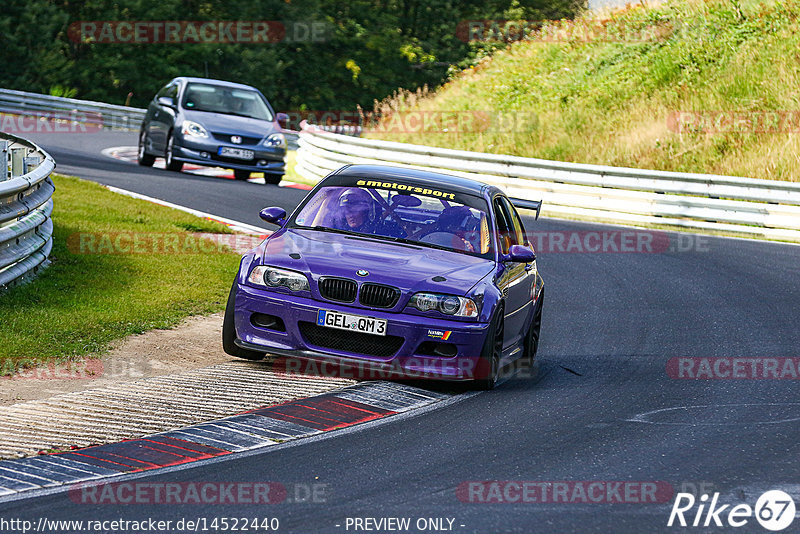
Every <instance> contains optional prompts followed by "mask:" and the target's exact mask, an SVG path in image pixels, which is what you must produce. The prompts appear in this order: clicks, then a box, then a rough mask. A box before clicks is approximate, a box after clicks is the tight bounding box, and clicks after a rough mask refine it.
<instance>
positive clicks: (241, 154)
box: [219, 146, 256, 159]
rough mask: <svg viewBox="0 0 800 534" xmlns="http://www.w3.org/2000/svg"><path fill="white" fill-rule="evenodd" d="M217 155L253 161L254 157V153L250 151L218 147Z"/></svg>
mask: <svg viewBox="0 0 800 534" xmlns="http://www.w3.org/2000/svg"><path fill="white" fill-rule="evenodd" d="M219 155H220V156H226V157H228V158H236V159H253V158H254V157H255V156H256V153H255V152H253V151H252V150H245V149H244V148H233V147H230V146H221V147H219Z"/></svg>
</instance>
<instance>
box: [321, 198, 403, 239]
mask: <svg viewBox="0 0 800 534" xmlns="http://www.w3.org/2000/svg"><path fill="white" fill-rule="evenodd" d="M381 211H382V210H381V209H380V208H379V206H378V204H377V202H376V201H375V199H374V198H372V195H370V194H369V193H368V192H366V191H364V190H363V189H360V188H358V187H352V188H350V189H347V190H345V192H344V193H342V195H341V196H340V197H339V220H338V221H335V222H334V227H336V228H338V229H340V230H349V231H351V232H358V233H361V234H373V235H383V236H389V237H403V235H404V234H405V233H404V232H403V231H402V230H401V229H400V228H399V227H398V226H397V225H395V224H392V223H390V222H389V221H386V220H385V219H384V218H383V217H381V215H380V213H381Z"/></svg>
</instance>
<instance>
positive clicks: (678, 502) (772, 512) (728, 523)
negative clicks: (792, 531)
mask: <svg viewBox="0 0 800 534" xmlns="http://www.w3.org/2000/svg"><path fill="white" fill-rule="evenodd" d="M718 501H719V493H714V495H713V497H712V498H711V502H708V495H706V494H703V495H701V496H700V498H699V499H695V497H694V495H692V494H691V493H678V495H677V496H676V497H675V502H674V503H673V505H672V512H671V513H670V514H669V521H667V526H668V527H671V526H673V525H675V526H678V525H680V526H682V527H685V526H693V527H711V526H717V527H743V526H745V525H747V524H748V522H749V521H750V520H751V519H752V518H753V517H755V518H756V521H758V523H759V524H760V525H761V526H762V527H764V528H765V529H767V530H772V531H775V532H777V531H779V530H783V529H785V528H786V527H788V526H789V525H791V524H792V521H794V513H795V504H794V499H792V497H791V496H790V495H789V494H788V493H786V492H783V491H781V490H770V491H767V492H765V493H764V494H762V495H761V496H760V497H759V498H758V500H757V501H756V505H755V508H753V507H751V506H750V505H749V504H737V505H735V506H732V505H731V504H722V505H720V504H718ZM695 505H697V506H696V510H695Z"/></svg>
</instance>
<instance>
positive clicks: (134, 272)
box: [0, 175, 239, 375]
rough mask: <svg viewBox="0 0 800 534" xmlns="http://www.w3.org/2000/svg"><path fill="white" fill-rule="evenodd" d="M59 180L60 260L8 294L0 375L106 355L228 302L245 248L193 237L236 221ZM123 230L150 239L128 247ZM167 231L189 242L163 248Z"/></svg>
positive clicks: (0, 312)
mask: <svg viewBox="0 0 800 534" xmlns="http://www.w3.org/2000/svg"><path fill="white" fill-rule="evenodd" d="M53 181H54V183H55V185H56V192H55V195H54V206H55V208H54V211H53V222H54V225H55V230H54V245H53V251H52V253H51V256H50V257H51V259H52V265H50V267H48V268H47V269H46V270H45V271H44V272H43V273H42V274H41V275H40V276H39V278H38V279H36V280H35V281H34V282H33V283H30V284H27V285H24V286H21V287H16V288H13V289H11V290H9V291H8V292H6V293H4V294H0V325H2V328H0V373H2V374H4V375H7V374H10V373H12V372H14V371H15V370H18V369H20V368H23V367H30V366H34V365H38V364H42V363H45V362H53V361H55V362H58V361H63V360H69V359H75V358H77V357H81V356H86V355H95V354H98V353H102V352H103V351H105V350H107V349H108V346H109V343H110V342H111V341H113V340H116V339H119V338H122V337H125V336H127V335H130V334H138V333H142V332H144V331H146V330H150V329H154V328H169V327H171V326H174V325H175V324H176V323H177V322H178V321H180V320H181V319H183V318H185V317H187V316H190V315H195V314H204V313H212V312H216V311H219V310H221V309H223V307H224V306H225V301H226V298H227V296H228V289H229V288H230V284H231V281H232V280H233V277H234V274H235V272H236V268H237V265H238V261H239V255H238V254H235V253H233V252H230V251H228V250H227V249H224V248H222V247H208V246H205V247H203V246H197V247H194V246H191V244H192V243H199V241H197V238H196V236H195V235H193V234H194V233H195V232H211V233H230V230H229V229H228V228H227V227H225V226H223V225H221V224H218V223H215V222H212V221H206V220H204V219H201V218H198V217H195V216H193V215H189V214H187V213H183V212H181V211H177V210H173V209H170V208H165V207H163V206H158V205H155V204H151V203H149V202H145V201H142V200H136V199H132V198H128V197H125V196H122V195H118V194H116V193H112V192H110V191H108V190H106V189H104V188H103V187H101V186H99V185H97V184H95V183H92V182H88V181H84V180H80V179H78V178H72V177H66V176H57V175H54V177H53ZM121 234H122V235H125V236H130V239H132V238H133V236H142V237H143V238H144V241H143V242H145V243H147V245H145V246H144V247H140V248H139V250H140V251H141V252H138V253H126V252H125V251H126V250H127V246H128V245H129V243H130V242H131V241H130V239H129V238H128V237H126V238H125V240H122V241H115V239H116V236H119V235H121ZM81 236H89V238H90V239H92V240H93V241H91V242H93V243H96V244H97V246H95V247H84V248H83V250H84V251H87V250H88V251H94V252H96V253H85V252H82V251H81V248H80V237H81ZM104 236H107V238H104ZM109 238H110V239H109ZM104 239H105V240H104ZM159 239H160V240H162V241H163V240H170V242H173V243H174V242H175V241H177V242H179V243H181V245H180V246H179V247H177V248H176V247H172V248H169V247H162V246H160V245H159V244H158V240H159ZM86 242H89V241H86ZM164 242H166V241H164ZM102 243H105V244H106V245H108V247H106V248H103V247H101V246H100V244H102ZM210 248H214V250H213V251H212V252H208V251H209V250H210ZM145 250H147V251H148V252H144V251H145ZM153 250H156V252H155V253H154V252H152V251H153ZM176 250H177V251H179V253H176V252H175V251H176ZM201 250H205V252H198V251H201ZM112 251H113V252H112ZM100 252H102V253H100ZM109 252H112V253H109ZM174 349H175V350H181V348H180V347H175V348H174Z"/></svg>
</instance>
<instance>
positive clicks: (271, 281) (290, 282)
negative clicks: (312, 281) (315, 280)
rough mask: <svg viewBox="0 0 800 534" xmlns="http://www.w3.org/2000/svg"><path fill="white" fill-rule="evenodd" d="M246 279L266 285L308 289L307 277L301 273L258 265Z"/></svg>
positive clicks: (300, 289)
mask: <svg viewBox="0 0 800 534" xmlns="http://www.w3.org/2000/svg"><path fill="white" fill-rule="evenodd" d="M247 281H248V282H250V283H251V284H256V285H259V286H267V287H285V288H288V289H289V290H291V291H308V289H309V286H308V278H306V275H304V274H303V273H298V272H296V271H288V270H286V269H278V268H276V267H269V266H267V265H259V266H257V267H256V268H255V269H253V270H252V271H251V272H250V276H248V277H247Z"/></svg>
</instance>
